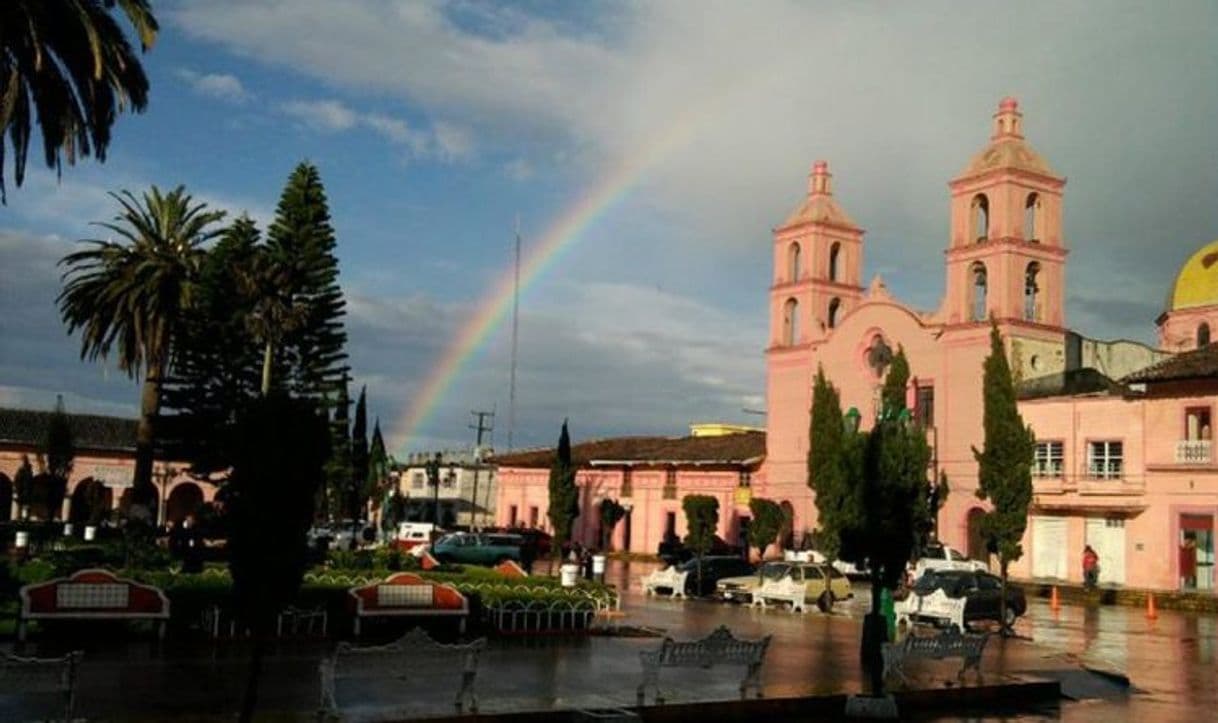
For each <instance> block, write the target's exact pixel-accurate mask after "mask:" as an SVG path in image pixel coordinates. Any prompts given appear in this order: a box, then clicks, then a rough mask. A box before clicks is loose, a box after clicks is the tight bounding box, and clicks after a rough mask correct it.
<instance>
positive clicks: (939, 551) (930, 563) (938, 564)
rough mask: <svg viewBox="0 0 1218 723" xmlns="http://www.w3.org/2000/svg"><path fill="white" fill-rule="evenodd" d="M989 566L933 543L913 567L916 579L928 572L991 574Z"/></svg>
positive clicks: (957, 551)
mask: <svg viewBox="0 0 1218 723" xmlns="http://www.w3.org/2000/svg"><path fill="white" fill-rule="evenodd" d="M989 569H990V568H989V566H988V565H986V564H985V563H984V562H981V561H980V560H970V559H969V558H967V557H965V556H964V555H963V554H961V553H960V551H959V550H957V549H955V548H953V547H948V546H947V545H943V544H940V543H937V542H934V543H931V544H929V545H927V546H926V549H925V550H923V554H922V557H920V558H918V560H917V562H915V563H914V566H913V573H914V574H913V576H914V579H915V580H917V579H918V578H920V577H922V573H924V572H926V571H927V570H966V571H969V572H989Z"/></svg>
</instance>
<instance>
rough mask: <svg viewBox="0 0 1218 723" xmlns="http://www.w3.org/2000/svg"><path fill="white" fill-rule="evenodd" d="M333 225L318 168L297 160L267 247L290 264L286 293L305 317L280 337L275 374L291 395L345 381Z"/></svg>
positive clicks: (320, 392)
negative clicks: (297, 162)
mask: <svg viewBox="0 0 1218 723" xmlns="http://www.w3.org/2000/svg"><path fill="white" fill-rule="evenodd" d="M334 248H335V239H334V229H333V227H332V226H331V225H330V210H329V206H328V204H327V201H326V192H325V188H323V186H322V183H321V176H320V174H319V173H318V171H317V168H316V167H315V166H313V165H312V164H309V163H301V164H300V165H299V166H297V167H296V169H295V170H294V171H293V172H292V175H291V176H290V177H289V178H288V182H287V185H286V186H285V187H284V189H283V194H282V195H281V196H280V199H279V205H278V207H277V208H276V210H275V220H274V222H273V223H272V224H271V227H270V230H269V231H268V232H267V249H268V251H269V252H270V253H271V254H272V256H273V257H274V258H275V259H276V262H277V263H279V264H288V265H290V266H291V268H292V269H293V273H292V274H290V275H289V277H290V283H291V284H293V285H295V286H296V287H297V288H294V289H292V290H291V294H290V296H291V298H292V299H293V300H295V301H296V302H298V303H300V304H302V305H303V307H304V309H305V317H304V319H303V320H302V321H301V323H300V324H299V325H298V326H297V327H296V328H295V329H293V330H291V331H289V332H287V333H286V334H285V335H284V338H283V340H282V342H281V344H282V347H283V349H282V354H280V355H279V358H278V359H277V364H279V365H282V367H283V368H282V369H281V370H277V373H276V374H275V377H276V378H279V379H283V380H284V385H283V386H284V388H286V389H288V390H289V391H291V392H292V394H293V395H294V396H298V397H302V398H307V399H313V400H315V401H317V402H321V401H322V400H323V399H324V398H325V395H327V394H330V393H333V392H334V391H335V390H336V389H337V388H338V387H339V386H340V385H343V384H345V380H346V374H347V371H348V366H347V363H346V362H347V353H346V350H345V346H346V343H347V332H346V331H345V329H344V328H343V316H344V314H345V313H346V312H345V308H346V302H345V301H344V299H343V292H342V289H341V288H340V287H339V285H338V260H337V259H336V258H335V256H334Z"/></svg>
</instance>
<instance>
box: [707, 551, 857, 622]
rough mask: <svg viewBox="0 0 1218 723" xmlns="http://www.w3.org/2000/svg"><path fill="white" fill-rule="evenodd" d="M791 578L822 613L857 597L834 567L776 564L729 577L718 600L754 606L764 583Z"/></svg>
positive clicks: (720, 585) (718, 588)
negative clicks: (801, 585) (755, 596)
mask: <svg viewBox="0 0 1218 723" xmlns="http://www.w3.org/2000/svg"><path fill="white" fill-rule="evenodd" d="M784 577H790V578H792V579H793V580H795V581H797V582H802V583H804V587H805V589H806V592H805V593H804V594H805V596H806V598H807V599H808V600H815V601H816V604H817V606H819V607H820V609H821V610H825V611H827V610H830V609H832V608H833V603H835V602H837V601H838V600H847V599H849V598H852V597H854V591H853V590H852V589H851V587H850V580H848V579H846V576H845V575H843V574H842V573H841V571H839V570H838V569H836V568H834V567H833V566H832V565H826V564H824V563H821V562H787V561H777V560H775V561H773V562H767V563H764V564H763V565H762V566H761V568H760V569H758V571H757V572H756V573H755V574H753V575H742V576H740V577H729V578H725V579H722V580H720V581H719V582H718V583H717V584H716V586H715V593H716V596H717V597H719V598H720V599H723V600H728V601H731V602H752V601H753V592H754V591H755V590H756V589H757V588H759V587H761V583H762V582H764V581H765V580H781V579H783V578H784Z"/></svg>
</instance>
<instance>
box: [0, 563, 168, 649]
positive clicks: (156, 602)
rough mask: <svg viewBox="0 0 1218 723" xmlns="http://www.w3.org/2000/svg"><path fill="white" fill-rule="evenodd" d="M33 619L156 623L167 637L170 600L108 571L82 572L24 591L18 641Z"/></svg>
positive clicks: (26, 587) (25, 588) (153, 589)
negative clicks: (148, 621) (146, 621)
mask: <svg viewBox="0 0 1218 723" xmlns="http://www.w3.org/2000/svg"><path fill="white" fill-rule="evenodd" d="M30 620H153V621H155V622H156V626H157V637H158V638H164V637H165V623H166V621H168V620H169V598H167V597H165V593H164V592H162V591H161V590H160V588H156V587H153V586H152V585H142V584H140V583H138V582H134V581H132V580H127V579H124V578H120V577H117V576H116V575H115V574H114V573H112V572H109V571H108V570H81V571H79V572H76V573H73V574H72V575H71V576H70V577H66V578H63V577H60V578H55V579H54V580H47V581H46V582H40V583H34V584H31V585H26V586H25V587H23V588H21V611H20V613H19V617H18V623H17V639H18V640H19V641H22V642H24V641H25V634H26V625H27V624H28V622H29V621H30Z"/></svg>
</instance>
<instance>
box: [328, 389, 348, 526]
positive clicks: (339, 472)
mask: <svg viewBox="0 0 1218 723" xmlns="http://www.w3.org/2000/svg"><path fill="white" fill-rule="evenodd" d="M324 406H325V405H323V408H324ZM350 406H351V400H350V398H349V397H348V396H347V382H346V380H345V379H344V380H343V382H342V384H341V385H340V386H339V387H338V399H337V401H335V402H334V403H333V407H334V416H333V417H332V418H331V420H330V457H329V459H327V460H326V466H325V489H324V491H323V493H322V495H321V500H322V503H323V509H322V510H321V512H322V513H323V514H325V515H326V516H329V517H338V516H340V515H341V514H342V513H343V509H344V507H345V506H346V504H345V502H344V500H345V499H346V496H347V494H348V491H349V490H350V489H351V481H352V479H354V474H353V472H352V468H351V426H350V418H349V417H348V416H347V414H348V412H347V408H348V407H350Z"/></svg>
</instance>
